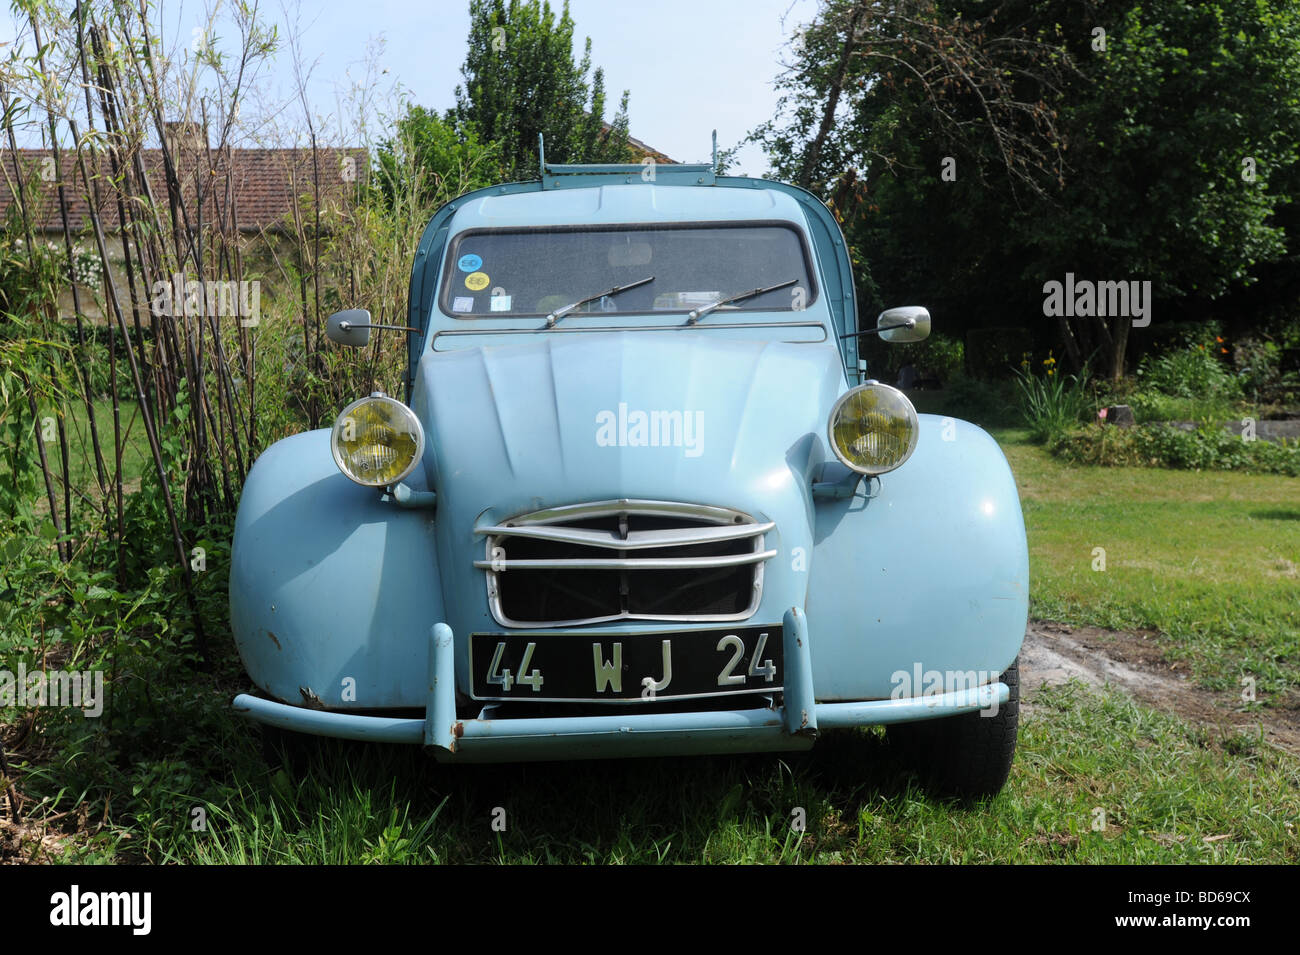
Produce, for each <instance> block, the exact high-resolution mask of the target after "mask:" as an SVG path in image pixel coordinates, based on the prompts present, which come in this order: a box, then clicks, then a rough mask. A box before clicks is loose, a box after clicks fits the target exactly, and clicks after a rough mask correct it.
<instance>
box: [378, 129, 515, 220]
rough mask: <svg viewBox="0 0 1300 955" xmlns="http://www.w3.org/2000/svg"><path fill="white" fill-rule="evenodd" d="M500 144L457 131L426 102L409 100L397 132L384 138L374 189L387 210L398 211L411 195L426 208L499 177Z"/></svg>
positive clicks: (381, 144) (470, 132)
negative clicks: (425, 104)
mask: <svg viewBox="0 0 1300 955" xmlns="http://www.w3.org/2000/svg"><path fill="white" fill-rule="evenodd" d="M499 149H500V144H498V143H491V144H485V143H483V142H480V140H479V138H478V135H477V134H476V133H475V132H474V130H473V128H463V129H461V130H457V129H456V128H455V127H454V126H453V124H452V123H450V122H448V121H447V120H445V119H443V118H442V117H440V116H438V114H437V113H435V112H433V111H431V110H427V109H425V108H424V107H423V106H417V105H415V104H408V106H407V111H406V114H405V115H404V116H402V117H401V118H400V119H398V120H397V123H396V124H395V127H394V135H393V136H392V137H390V138H388V139H385V140H384V141H383V142H381V143H380V145H379V149H378V152H377V157H376V159H377V165H378V169H377V170H376V172H375V177H374V188H375V189H376V190H377V196H376V198H377V200H378V202H379V203H380V204H381V206H382V207H383V208H385V209H387V210H393V211H400V210H401V207H402V198H403V197H404V196H410V197H412V198H414V200H415V201H416V202H417V203H418V204H419V205H420V206H423V207H430V208H436V207H437V206H438V205H441V204H442V203H443V202H445V201H446V200H448V199H451V198H454V197H455V196H457V195H459V194H460V193H463V192H468V191H470V190H471V189H478V188H481V187H483V186H487V185H491V184H492V183H493V182H495V181H496V178H497V176H498V171H497V155H498V152H499Z"/></svg>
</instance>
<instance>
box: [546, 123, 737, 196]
mask: <svg viewBox="0 0 1300 955" xmlns="http://www.w3.org/2000/svg"><path fill="white" fill-rule="evenodd" d="M537 158H538V165H539V166H540V167H541V170H540V172H541V180H542V188H543V189H563V188H574V187H582V186H601V185H609V184H610V182H609V179H607V178H604V177H613V176H622V177H624V178H623V181H624V183H635V182H647V183H656V182H658V183H663V184H665V185H689V186H713V185H716V184H717V173H716V170H717V168H718V134H717V131H716V130H715V131H714V133H713V162H712V163H704V162H701V163H677V162H667V163H656V162H655V161H654V160H653V159H650V158H647V159H643V160H642V161H641V162H635V163H548V162H547V161H546V140H545V138H544V136H543V135H542V134H541V133H538V134H537ZM647 170H649V173H648V174H647Z"/></svg>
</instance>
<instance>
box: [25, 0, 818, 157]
mask: <svg viewBox="0 0 1300 955" xmlns="http://www.w3.org/2000/svg"><path fill="white" fill-rule="evenodd" d="M230 5H231V0H225V4H224V6H226V7H228V6H230ZM560 6H561V4H560V3H552V7H553V9H556V10H557V12H558V9H559V7H560ZM569 8H570V12H571V14H572V16H573V19H574V22H575V25H576V26H575V34H576V43H575V46H576V50H575V53H576V54H577V55H580V54H581V44H582V40H583V38H584V37H587V36H590V37H591V41H592V62H593V64H594V65H597V66H602V67H604V70H605V82H606V90H607V94H608V96H607V102H608V109H609V112H611V113H612V111H613V109H614V108H616V106H617V103H618V97H619V95H620V94H621V92H622V91H623V90H624V89H626V90H628V91H629V92H630V94H631V102H630V106H629V115H630V117H631V133H632V135H633V136H635V137H636V138H637V139H640V140H642V141H643V142H645V143H648V144H649V145H651V146H653V147H655V148H656V149H659V150H660V151H662V152H664V153H667V154H668V155H669V156H671V157H672V158H673V159H676V160H678V161H685V162H700V161H706V160H707V159H708V153H709V134H710V131H711V130H712V129H714V128H715V127H716V129H717V130H718V144H719V147H720V148H721V147H727V146H730V145H734V144H735V143H737V142H739V141H740V140H741V139H742V138H743V137H744V136H745V134H746V133H748V132H749V131H750V130H751V129H753V128H754V127H755V126H757V125H758V124H759V123H762V122H764V121H765V120H767V119H769V118H770V117H771V116H772V114H773V111H774V109H775V106H776V100H777V94H776V92H775V90H774V89H773V80H774V79H775V77H776V76H777V74H778V73H779V72H780V70H781V66H780V63H779V59H780V57H781V56H782V48H783V46H784V45H785V44H786V43H787V42H788V41H789V39H790V37H791V34H792V32H793V31H794V30H795V29H796V28H797V26H798V25H799V24H800V23H803V22H806V21H808V20H810V19H811V18H812V17H813V15H814V14H815V13H816V9H817V4H816V0H715V2H709V0H653V2H651V0H571V3H570V5H569ZM203 9H204V7H203V5H202V4H199V3H194V2H180V3H177V2H172V3H166V4H163V5H162V6H161V7H160V9H159V19H156V20H155V23H158V22H159V20H161V23H162V24H163V32H164V35H166V36H169V37H170V38H171V41H172V43H173V44H174V43H177V42H180V40H181V39H182V38H188V37H189V35H190V33H191V32H192V30H193V29H194V27H195V26H197V25H199V24H201V23H202V22H203V20H204V17H203V15H202V11H203ZM262 9H263V11H264V13H265V14H266V15H267V16H268V17H270V18H271V19H273V20H275V21H278V22H279V23H280V24H281V36H284V35H285V30H286V26H287V24H289V23H291V22H294V20H295V19H296V20H297V22H298V23H299V24H300V29H299V30H298V35H299V36H300V43H301V55H302V60H303V62H304V63H305V64H306V65H307V66H309V67H310V68H311V79H310V82H309V84H308V96H309V99H310V102H311V105H312V109H313V111H314V112H315V113H317V114H319V115H327V114H331V113H335V112H336V111H337V110H338V109H339V98H340V97H341V96H342V95H343V93H344V91H345V90H346V89H347V87H348V86H349V85H350V84H351V81H350V79H349V76H350V75H351V76H353V77H359V76H360V75H361V74H362V73H364V64H365V60H366V55H367V48H368V47H375V45H376V43H377V42H381V43H382V46H381V47H378V48H379V49H381V50H382V52H381V53H380V56H379V67H380V69H381V70H382V69H386V70H387V71H388V72H387V73H386V74H382V73H381V74H379V76H378V79H379V80H380V81H381V83H382V84H384V85H385V86H387V84H388V83H389V82H390V81H397V82H399V83H400V84H401V85H402V87H403V88H405V90H406V91H408V93H409V95H410V97H411V98H412V99H413V100H414V101H415V102H417V103H420V104H421V105H424V106H428V107H432V108H435V109H445V108H446V107H447V106H450V105H451V104H452V102H453V100H454V90H455V87H456V85H457V83H459V82H460V79H461V77H460V66H461V63H462V62H463V61H464V57H465V38H466V35H467V34H468V31H469V3H468V0H433V2H429V3H425V4H418V3H411V2H409V0H408V2H402V0H363V2H360V3H356V2H347V3H344V2H338V0H323V2H321V3H319V4H316V5H313V6H308V5H306V4H304V5H303V6H302V7H301V8H300V9H298V10H297V11H296V12H295V11H294V10H293V8H287V9H286V7H284V6H281V5H279V4H278V3H270V4H268V3H265V2H263V3H262ZM11 18H12V13H11V12H10V11H9V10H8V9H6V10H5V11H4V12H3V14H0V42H2V41H8V40H12V39H13V37H14V36H15V29H14V25H13V23H12V19H11ZM783 20H784V22H783ZM292 64H293V57H292V55H290V53H289V52H288V50H287V48H285V49H284V50H282V52H281V53H279V54H278V55H277V56H276V57H275V58H274V59H273V60H272V61H271V63H270V64H269V72H268V74H267V75H266V77H265V78H266V80H267V82H268V83H269V101H271V102H274V101H276V100H277V99H288V98H290V97H291V94H292V91H293V89H294V88H295V83H294V70H293V65H292ZM285 115H286V116H288V115H289V113H286V114H285ZM607 118H609V117H608V116H607ZM290 121H291V120H290ZM377 132H381V133H382V130H379V131H377ZM23 145H37V143H35V142H28V143H24V144H23ZM766 170H767V163H766V160H765V158H764V156H763V154H762V152H761V150H759V149H757V148H755V147H753V146H750V147H747V148H746V149H744V150H743V151H742V152H741V153H740V155H739V156H738V161H737V164H736V165H735V166H733V172H736V173H745V174H748V175H754V176H757V175H762V174H763V173H764V172H766Z"/></svg>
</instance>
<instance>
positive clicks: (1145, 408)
mask: <svg viewBox="0 0 1300 955" xmlns="http://www.w3.org/2000/svg"><path fill="white" fill-rule="evenodd" d="M1124 403H1125V404H1128V405H1131V406H1132V408H1133V415H1134V417H1135V418H1137V420H1138V423H1139V424H1148V423H1154V422H1158V421H1197V422H1202V423H1206V424H1221V423H1222V422H1224V421H1228V420H1230V419H1231V418H1233V417H1234V416H1235V415H1236V413H1237V403H1236V402H1235V401H1233V400H1232V399H1231V398H1225V397H1223V396H1220V395H1211V396H1209V397H1205V398H1175V397H1171V396H1170V395H1166V394H1162V393H1160V392H1159V391H1154V390H1150V389H1140V390H1138V391H1135V392H1133V393H1132V394H1130V395H1128V396H1127V397H1126V398H1125V399H1124Z"/></svg>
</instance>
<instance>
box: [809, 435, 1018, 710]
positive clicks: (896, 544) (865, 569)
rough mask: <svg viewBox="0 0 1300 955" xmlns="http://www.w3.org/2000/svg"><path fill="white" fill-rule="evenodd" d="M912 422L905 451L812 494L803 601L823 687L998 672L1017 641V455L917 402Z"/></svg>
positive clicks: (838, 693) (873, 686) (924, 683)
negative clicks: (823, 493)
mask: <svg viewBox="0 0 1300 955" xmlns="http://www.w3.org/2000/svg"><path fill="white" fill-rule="evenodd" d="M920 426H921V433H920V437H919V439H918V441H917V446H916V451H915V452H914V453H913V455H912V457H911V458H909V459H908V461H907V463H906V464H904V465H903V466H902V467H900V468H898V469H897V470H896V471H891V472H890V473H888V474H884V475H882V476H881V477H880V479H879V481H878V482H876V481H870V480H864V481H863V482H862V484H860V485H859V487H858V491H857V494H856V495H855V496H854V497H853V498H850V499H845V500H833V501H825V502H819V503H818V505H817V509H816V510H817V513H816V525H815V535H816V537H815V546H814V551H813V560H812V562H811V563H812V566H811V571H812V579H811V581H810V583H809V588H808V603H807V614H808V623H809V631H810V633H812V634H814V635H815V637H814V639H813V643H812V666H813V684H814V686H816V687H817V699H818V700H862V699H885V698H889V697H890V696H893V695H898V696H905V697H912V696H919V695H922V693H923V692H927V693H928V692H932V689H931V688H932V687H934V686H936V685H937V684H936V683H935V679H936V678H937V679H939V680H942V681H943V684H944V685H943V689H945V690H946V689H951V688H952V687H951V684H952V683H953V682H956V683H957V684H961V683H963V682H969V680H970V678H971V677H970V675H971V674H972V673H973V674H975V675H976V677H977V678H978V680H979V682H981V683H983V682H989V681H995V680H996V679H997V678H998V675H999V674H1000V673H1002V671H1003V670H1005V669H1006V668H1007V666H1008V665H1010V664H1011V662H1012V661H1013V660H1014V659H1015V658H1016V654H1018V653H1019V652H1020V644H1021V642H1022V641H1023V639H1024V634H1025V624H1026V622H1027V620H1028V615H1029V552H1028V548H1027V546H1026V542H1025V524H1024V517H1023V515H1022V514H1021V510H1020V497H1019V494H1018V493H1017V490H1016V483H1015V479H1014V478H1013V477H1012V474H1011V468H1010V466H1009V465H1008V464H1007V460H1006V457H1005V456H1004V455H1003V453H1002V449H1001V448H999V447H998V445H997V442H995V441H994V440H993V439H992V438H991V437H990V436H989V435H988V434H987V433H986V432H984V431H983V430H981V429H980V428H979V427H978V426H976V425H973V424H970V423H969V422H966V421H959V420H955V419H953V418H939V417H936V416H934V415H921V416H920ZM868 495H870V496H868ZM900 674H906V676H905V677H900ZM932 674H934V675H937V677H936V676H932Z"/></svg>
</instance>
